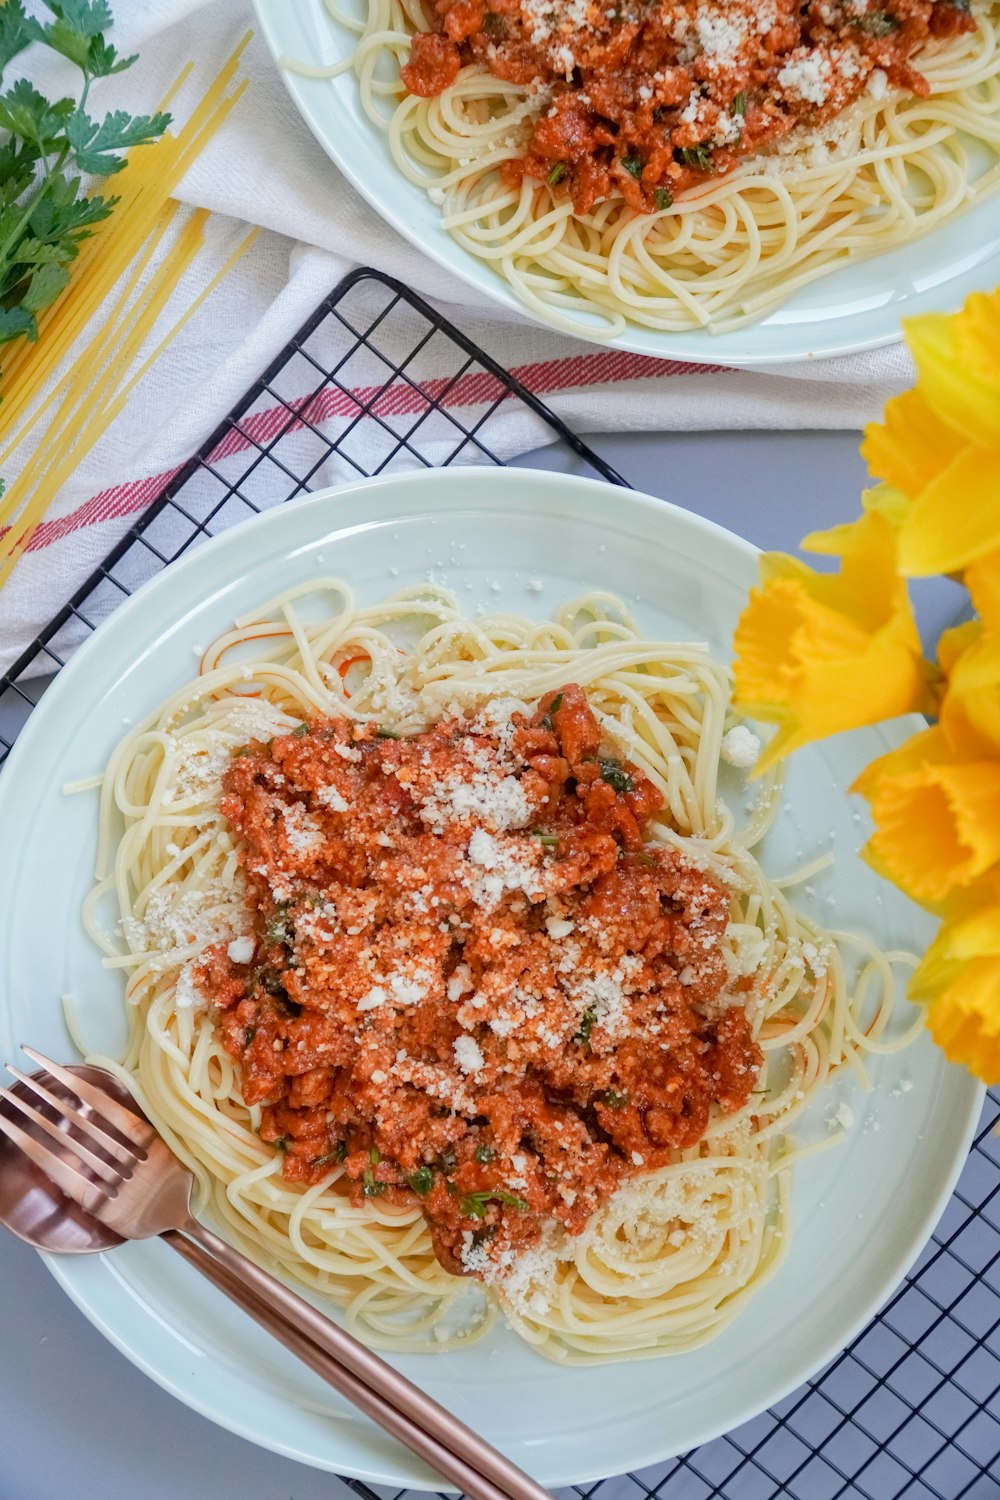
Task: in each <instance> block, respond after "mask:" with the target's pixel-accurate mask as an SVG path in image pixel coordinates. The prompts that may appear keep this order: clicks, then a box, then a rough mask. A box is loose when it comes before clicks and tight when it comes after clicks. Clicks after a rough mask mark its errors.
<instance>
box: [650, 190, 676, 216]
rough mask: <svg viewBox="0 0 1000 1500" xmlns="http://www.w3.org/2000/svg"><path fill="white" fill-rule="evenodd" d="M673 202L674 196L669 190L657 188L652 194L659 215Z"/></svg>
mask: <svg viewBox="0 0 1000 1500" xmlns="http://www.w3.org/2000/svg"><path fill="white" fill-rule="evenodd" d="M673 201H674V195H673V193H672V192H671V191H670V189H669V188H662V187H658V188H657V189H656V191H655V192H654V194H653V202H654V203H655V204H656V207H657V211H658V212H659V213H662V212H663V210H664V209H665V208H670V206H671V205H672V203H673Z"/></svg>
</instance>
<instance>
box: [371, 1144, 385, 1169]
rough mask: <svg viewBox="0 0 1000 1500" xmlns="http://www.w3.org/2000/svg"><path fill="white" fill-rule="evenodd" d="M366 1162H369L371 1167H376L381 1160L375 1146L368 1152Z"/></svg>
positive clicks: (380, 1154) (380, 1155)
mask: <svg viewBox="0 0 1000 1500" xmlns="http://www.w3.org/2000/svg"><path fill="white" fill-rule="evenodd" d="M368 1160H369V1161H370V1162H371V1164H372V1166H373V1167H377V1166H378V1164H379V1162H380V1161H381V1160H382V1153H381V1152H380V1151H379V1149H378V1147H377V1146H373V1147H372V1149H371V1150H370V1151H369V1153H368Z"/></svg>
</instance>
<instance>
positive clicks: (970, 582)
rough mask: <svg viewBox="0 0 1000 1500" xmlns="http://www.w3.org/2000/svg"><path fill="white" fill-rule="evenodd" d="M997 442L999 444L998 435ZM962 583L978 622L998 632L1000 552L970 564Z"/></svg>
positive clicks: (986, 555) (999, 613)
mask: <svg viewBox="0 0 1000 1500" xmlns="http://www.w3.org/2000/svg"><path fill="white" fill-rule="evenodd" d="M997 442H998V444H1000V435H998V437H997ZM964 581H965V586H966V588H967V589H968V590H969V593H970V594H971V595H972V603H973V605H974V607H975V610H976V613H977V614H978V616H979V618H980V620H981V621H982V622H983V624H984V625H985V626H986V627H987V628H988V629H989V630H996V631H1000V550H998V551H996V552H987V553H985V554H983V555H982V556H980V557H977V558H976V559H975V561H974V562H971V563H970V564H969V566H968V567H967V568H966V570H965V580H964Z"/></svg>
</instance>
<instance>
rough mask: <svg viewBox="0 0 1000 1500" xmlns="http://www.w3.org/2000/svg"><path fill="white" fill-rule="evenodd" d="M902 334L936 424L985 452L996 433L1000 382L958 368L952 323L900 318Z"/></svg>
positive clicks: (928, 316)
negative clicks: (952, 428)
mask: <svg viewBox="0 0 1000 1500" xmlns="http://www.w3.org/2000/svg"><path fill="white" fill-rule="evenodd" d="M903 332H904V334H905V337H906V342H907V344H908V345H909V346H910V353H911V354H912V355H913V360H914V363H915V364H916V367H917V380H918V383H919V386H920V389H921V391H922V393H923V395H924V398H925V400H926V401H927V403H928V404H929V405H930V406H931V407H932V408H933V409H934V410H935V411H936V412H937V414H938V417H939V419H940V420H941V421H943V422H946V423H947V424H948V426H949V427H954V428H955V429H956V430H957V431H958V432H960V433H964V434H965V436H966V437H967V438H968V440H969V441H970V442H971V443H978V444H980V445H981V446H982V447H984V448H989V447H991V446H992V445H993V444H995V443H996V440H997V433H998V432H1000V380H997V378H996V375H995V373H991V374H979V373H978V372H977V371H975V370H973V369H970V368H969V366H968V365H963V363H962V361H961V359H960V357H959V350H958V339H957V334H956V331H955V327H954V319H953V318H952V317H947V316H945V315H944V314H939V313H925V314H924V315H923V316H921V317H919V318H905V319H904V320H903Z"/></svg>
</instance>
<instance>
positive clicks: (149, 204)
mask: <svg viewBox="0 0 1000 1500" xmlns="http://www.w3.org/2000/svg"><path fill="white" fill-rule="evenodd" d="M248 41H249V34H248V35H247V36H246V37H244V39H243V41H242V42H241V43H240V45H239V46H238V47H237V49H236V50H235V52H234V53H233V55H232V56H231V57H230V58H229V60H228V62H227V63H226V64H225V66H224V67H223V68H222V70H221V71H220V72H219V74H218V76H217V77H216V78H215V80H214V82H213V83H212V85H211V87H210V88H209V89H208V90H207V91H206V92H205V94H204V96H203V97H202V99H201V100H200V101H199V102H198V104H197V105H196V107H195V109H194V110H193V111H192V113H191V115H190V117H189V119H188V120H187V122H186V124H185V125H184V126H183V127H182V128H181V129H180V130H179V131H178V132H177V133H176V134H172V133H166V134H164V135H163V137H162V138H161V139H160V140H159V141H158V142H157V143H156V144H155V145H154V146H151V147H147V148H146V149H145V151H144V152H143V153H142V154H138V155H137V156H136V157H135V158H134V159H132V160H130V161H129V162H128V164H127V166H126V167H125V169H124V170H123V172H122V173H121V175H120V178H119V181H118V184H117V186H118V188H119V193H120V197H121V203H120V204H119V207H118V210H117V212H116V213H115V215H114V217H113V219H112V220H109V221H106V222H105V224H104V225H102V226H100V227H99V228H98V229H97V231H96V232H95V233H94V235H93V236H92V237H91V239H90V240H88V241H87V242H86V244H85V246H84V248H83V249H82V251H81V253H80V255H79V257H78V260H77V264H76V268H75V271H74V277H73V280H72V282H71V284H70V286H69V288H68V290H67V291H66V293H65V295H64V296H63V297H62V298H61V299H60V300H59V302H58V303H56V304H55V305H54V306H53V307H52V308H51V309H50V310H49V311H48V312H47V313H46V314H45V315H44V316H43V317H42V318H41V319H40V320H39V335H40V336H39V339H38V341H37V342H35V343H27V342H23V343H21V344H19V345H17V346H16V347H15V348H14V349H13V350H12V351H11V353H10V355H9V357H8V359H7V361H6V368H5V375H6V377H7V379H6V381H5V392H4V400H3V404H2V406H0V437H2V438H3V440H4V441H3V447H2V449H0V463H4V462H6V461H7V460H9V458H10V457H11V455H12V453H13V452H14V451H15V450H17V449H18V448H20V446H21V445H22V444H24V443H25V442H26V441H28V440H31V441H32V443H33V451H32V453H31V454H30V456H29V457H28V459H27V461H26V462H25V464H24V466H23V468H22V469H21V472H20V473H19V474H18V476H17V478H16V479H15V480H14V481H13V483H12V484H11V486H10V488H9V489H8V491H7V493H6V494H5V495H4V496H3V498H2V499H0V588H2V587H3V585H4V583H5V582H6V581H7V579H8V578H9V577H10V575H11V573H12V571H13V569H14V567H15V565H16V564H17V562H18V560H19V558H20V557H21V556H23V554H24V552H25V551H26V550H27V549H28V548H29V547H30V545H31V540H32V537H33V536H34V534H35V532H36V530H37V528H38V526H39V524H40V523H41V521H42V519H43V517H44V515H45V513H46V511H47V510H48V509H49V507H50V505H51V504H52V502H53V500H54V499H55V497H56V495H57V494H58V492H59V489H60V488H61V486H62V485H63V484H64V483H65V482H66V480H67V479H68V477H69V476H70V474H71V473H72V472H73V470H74V469H75V468H76V467H77V466H78V464H79V463H80V461H81V460H82V459H83V458H84V457H85V456H86V454H87V453H89V452H90V451H91V450H92V448H93V447H94V446H95V445H96V443H97V442H98V441H99V439H100V438H101V437H102V436H103V434H104V433H105V432H106V431H107V429H108V427H109V426H110V424H111V423H112V422H113V421H114V419H115V418H116V417H117V416H118V415H119V414H120V412H121V411H122V409H123V407H124V405H125V402H126V400H127V399H128V396H129V395H130V394H131V392H132V390H133V389H134V388H135V386H136V384H137V383H138V382H139V381H140V380H141V379H142V378H143V376H144V375H145V374H146V373H147V372H148V370H149V369H150V367H151V365H152V364H153V362H154V361H155V360H156V359H157V358H158V357H159V356H160V355H161V354H162V353H163V351H164V350H165V349H166V348H167V347H168V346H169V345H170V343H171V342H172V341H173V339H175V338H176V337H177V335H178V334H179V333H180V331H181V329H182V328H183V327H184V326H185V324H186V323H187V321H188V319H189V318H190V317H191V316H192V315H193V314H194V313H195V312H196V311H197V309H198V308H199V307H200V306H201V305H202V303H203V302H204V301H205V299H206V297H207V296H208V295H209V294H210V293H211V291H212V290H213V289H214V288H215V287H216V286H217V285H218V283H219V281H220V280H221V279H222V278H223V277H224V276H225V275H226V274H227V273H228V272H229V271H230V270H231V269H232V267H233V265H234V264H235V263H236V261H237V260H238V259H239V258H240V256H242V255H243V254H244V253H245V252H246V250H247V249H248V248H249V246H250V245H251V244H252V243H253V240H254V239H255V237H256V233H257V231H256V230H255V231H252V232H251V233H250V234H248V235H247V236H246V237H245V238H244V239H243V240H242V241H241V243H240V244H239V245H238V246H237V248H236V250H235V251H234V253H233V254H232V255H231V256H230V257H229V258H228V260H227V261H226V262H225V264H224V265H223V266H222V267H221V269H220V270H219V271H217V272H216V273H215V275H213V276H212V278H211V279H210V281H209V282H208V284H207V286H206V287H205V288H203V290H202V291H201V292H200V293H199V295H198V296H197V297H196V298H195V299H194V300H193V301H192V302H191V303H190V304H189V305H188V306H187V307H186V308H185V309H184V311H183V312H182V313H181V314H180V315H179V316H178V317H177V318H176V319H175V320H174V322H173V323H172V324H171V325H170V326H169V328H168V329H167V331H166V332H165V333H164V334H163V335H162V336H161V337H160V338H159V339H158V341H157V343H156V345H155V347H154V348H153V350H152V352H151V353H149V354H148V355H147V356H146V357H145V358H144V359H142V361H141V363H139V364H138V365H137V364H136V362H137V360H139V358H140V355H141V352H142V348H143V345H144V344H145V342H146V340H147V339H148V338H149V337H150V335H151V334H152V333H153V331H154V329H155V327H156V326H157V323H158V320H159V319H160V318H161V316H162V315H163V314H164V313H165V312H166V311H167V309H168V307H169V304H170V301H171V298H172V297H173V296H174V294H175V292H176V290H177V287H178V285H179V284H180V282H181V280H182V278H183V276H184V275H185V273H186V272H187V271H188V270H189V269H190V268H191V266H192V265H193V264H194V262H195V260H196V258H197V256H198V255H199V253H200V251H201V249H202V247H203V243H204V227H205V223H206V220H207V217H208V215H207V212H205V211H198V212H196V213H193V214H192V215H190V217H189V218H188V219H187V221H186V222H185V223H184V224H183V225H182V227H181V228H180V230H179V231H177V232H174V225H175V220H176V218H177V215H178V212H179V205H178V204H177V203H176V202H175V201H174V200H173V199H172V196H171V195H172V194H173V192H174V191H175V189H176V188H177V185H178V183H179V182H180V180H181V178H182V177H183V176H184V173H185V172H186V171H187V170H188V168H189V167H190V166H191V164H192V162H193V161H194V160H195V158H196V157H197V155H198V154H199V152H200V151H202V150H203V149H204V147H205V145H206V144H207V143H208V141H209V140H210V139H211V138H212V136H213V135H214V134H215V133H216V131H217V130H218V129H219V128H220V126H221V125H222V124H223V122H224V121H225V119H226V118H227V117H228V115H229V113H230V111H231V110H232V109H233V107H234V105H235V104H236V102H237V100H238V99H239V98H240V96H241V95H242V93H243V91H244V89H245V88H246V84H245V82H243V83H236V82H234V80H235V77H236V72H237V68H238V66H239V60H240V57H241V54H242V52H243V50H244V48H245V47H246V45H247V42H248ZM188 71H189V69H186V70H185V71H184V73H182V74H181V76H180V78H179V79H178V80H177V83H176V84H175V85H174V88H173V89H172V90H171V91H170V94H171V95H172V94H173V93H174V92H176V89H177V88H178V87H179V86H180V84H181V83H182V82H183V80H184V78H185V77H186V74H187V72H188ZM168 97H170V96H169V95H168ZM109 226H110V228H109ZM164 247H166V248H164ZM151 266H152V267H153V269H152V270H150V267H151ZM95 321H96V322H97V323H98V326H97V330H96V332H94V333H93V334H92V335H91V337H90V338H88V339H87V341H86V342H85V343H84V344H83V345H82V347H80V348H79V349H78V352H77V353H76V355H75V358H73V359H72V363H71V364H70V365H69V367H68V368H67V370H66V371H65V373H64V374H63V375H62V377H61V378H60V379H59V380H58V382H57V383H56V384H55V385H54V386H52V388H51V389H49V390H48V391H47V393H46V394H45V396H44V398H42V391H43V389H44V388H45V386H46V385H47V383H48V382H49V381H50V379H51V377H52V376H53V375H54V373H55V371H56V370H57V369H58V368H59V366H60V365H61V364H62V363H63V362H64V361H65V360H66V359H67V358H68V357H69V356H70V354H71V351H73V350H74V349H75V348H77V346H78V344H79V341H80V339H81V338H82V336H83V334H84V332H85V330H88V329H89V328H90V327H91V326H92V325H93V324H94V322H95Z"/></svg>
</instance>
